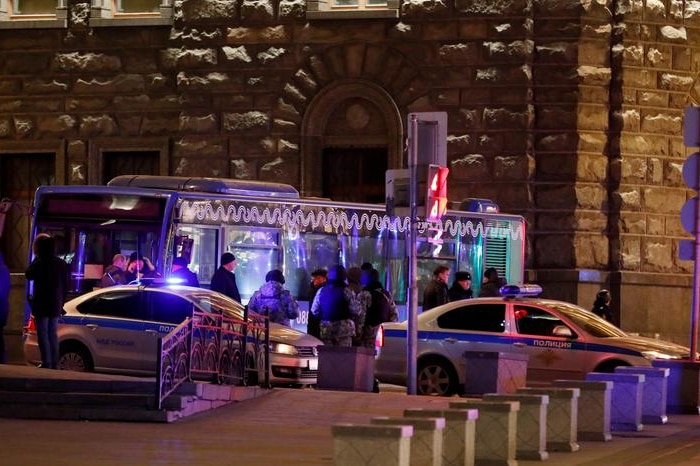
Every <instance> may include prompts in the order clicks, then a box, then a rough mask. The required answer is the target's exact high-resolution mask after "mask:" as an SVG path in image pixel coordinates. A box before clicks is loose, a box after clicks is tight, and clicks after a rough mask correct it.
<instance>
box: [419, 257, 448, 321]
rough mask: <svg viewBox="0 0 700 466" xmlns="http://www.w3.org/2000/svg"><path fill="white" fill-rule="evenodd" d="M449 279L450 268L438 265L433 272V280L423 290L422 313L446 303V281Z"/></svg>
mask: <svg viewBox="0 0 700 466" xmlns="http://www.w3.org/2000/svg"><path fill="white" fill-rule="evenodd" d="M449 278H450V268H449V267H446V266H444V265H438V266H437V267H435V270H433V278H432V279H431V280H430V283H428V286H426V287H425V290H423V311H427V310H429V309H432V308H434V307H437V306H440V305H442V304H445V303H446V302H448V300H449V298H448V294H447V280H449Z"/></svg>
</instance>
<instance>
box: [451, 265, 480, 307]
mask: <svg viewBox="0 0 700 466" xmlns="http://www.w3.org/2000/svg"><path fill="white" fill-rule="evenodd" d="M448 297H449V298H450V301H459V300H460V299H471V298H473V297H474V293H473V292H472V274H470V273H469V272H465V271H463V270H460V271H459V272H457V273H456V274H455V281H454V282H452V286H451V287H450V289H449V291H448Z"/></svg>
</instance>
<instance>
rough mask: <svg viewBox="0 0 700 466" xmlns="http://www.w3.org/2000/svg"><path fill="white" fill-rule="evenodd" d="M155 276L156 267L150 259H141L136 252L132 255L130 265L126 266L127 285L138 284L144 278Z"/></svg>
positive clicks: (144, 257)
mask: <svg viewBox="0 0 700 466" xmlns="http://www.w3.org/2000/svg"><path fill="white" fill-rule="evenodd" d="M155 275H156V267H155V266H154V265H153V263H152V262H151V261H150V259H149V258H148V257H146V256H142V257H139V256H138V254H136V253H135V252H132V253H131V255H130V256H129V263H128V264H126V280H127V283H131V282H138V281H139V280H141V279H142V278H148V277H154V276H155Z"/></svg>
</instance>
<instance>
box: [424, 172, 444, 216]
mask: <svg viewBox="0 0 700 466" xmlns="http://www.w3.org/2000/svg"><path fill="white" fill-rule="evenodd" d="M449 172H450V169H449V168H447V167H442V166H440V165H432V164H431V165H428V169H427V178H426V188H427V192H426V194H425V215H424V217H425V220H426V221H429V222H436V221H438V220H440V219H441V218H442V216H443V215H445V212H447V174H448V173H449Z"/></svg>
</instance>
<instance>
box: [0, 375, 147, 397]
mask: <svg viewBox="0 0 700 466" xmlns="http://www.w3.org/2000/svg"><path fill="white" fill-rule="evenodd" d="M0 390H2V391H5V392H10V391H16V392H23V391H30V392H36V391H39V392H58V393H62V392H76V391H80V392H84V393H87V392H97V393H141V394H152V393H155V391H156V384H155V381H154V380H153V379H152V378H149V379H143V380H139V379H134V380H87V379H86V380H81V379H65V378H21V377H2V378H0Z"/></svg>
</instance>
